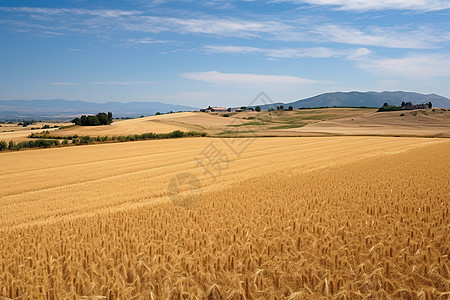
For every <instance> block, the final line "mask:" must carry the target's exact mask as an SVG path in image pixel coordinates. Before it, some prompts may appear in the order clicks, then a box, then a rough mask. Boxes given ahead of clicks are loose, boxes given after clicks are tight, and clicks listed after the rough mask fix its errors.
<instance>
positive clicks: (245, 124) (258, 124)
mask: <svg viewBox="0 0 450 300" xmlns="http://www.w3.org/2000/svg"><path fill="white" fill-rule="evenodd" d="M260 125H266V123H265V122H247V123H243V124H236V125H228V126H229V127H242V126H260Z"/></svg>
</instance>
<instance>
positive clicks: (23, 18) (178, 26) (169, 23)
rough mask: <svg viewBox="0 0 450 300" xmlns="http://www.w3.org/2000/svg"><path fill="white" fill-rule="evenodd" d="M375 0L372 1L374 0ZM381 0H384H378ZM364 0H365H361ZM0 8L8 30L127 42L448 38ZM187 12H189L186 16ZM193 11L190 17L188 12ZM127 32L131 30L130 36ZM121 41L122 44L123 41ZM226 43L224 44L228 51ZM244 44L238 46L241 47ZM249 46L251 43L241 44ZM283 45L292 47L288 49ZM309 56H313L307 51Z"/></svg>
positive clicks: (383, 43)
mask: <svg viewBox="0 0 450 300" xmlns="http://www.w3.org/2000/svg"><path fill="white" fill-rule="evenodd" d="M375 2H377V1H375ZM382 2H386V1H382ZM367 3H369V2H368V1H367ZM370 3H371V2H370ZM0 11H3V12H8V13H9V14H16V15H18V16H20V21H18V20H17V16H16V18H15V19H13V20H10V19H8V18H4V20H0V22H3V23H8V27H9V28H11V30H27V31H33V30H34V31H36V32H40V33H45V32H47V35H49V36H52V35H57V34H63V33H64V34H90V35H92V34H94V35H97V36H101V37H104V36H110V35H112V34H113V33H116V34H117V33H120V34H127V35H129V38H128V43H134V44H156V43H165V42H166V41H161V40H158V39H153V38H151V37H147V38H142V37H139V38H135V37H133V36H132V35H135V34H136V35H137V34H142V33H146V34H150V33H152V34H158V33H162V32H172V33H176V34H182V35H187V34H191V35H206V36H212V37H217V38H224V37H239V38H246V39H262V40H272V41H273V40H277V41H283V42H291V41H295V42H316V43H317V42H319V43H330V42H333V43H341V44H350V45H361V46H378V47H385V48H409V49H429V48H439V47H441V46H442V45H444V44H446V43H447V42H449V41H450V35H449V34H448V30H447V29H446V28H440V27H439V26H438V25H428V26H426V25H422V26H417V25H409V26H402V27H395V26H391V27H382V26H358V25H349V24H345V25H343V24H338V23H325V24H323V23H321V24H319V23H317V22H313V21H312V22H311V23H304V22H298V20H296V19H289V18H286V19H283V20H280V19H275V18H274V17H273V16H272V17H270V16H266V17H264V16H258V17H255V16H252V17H250V18H238V17H231V16H222V17H218V16H212V15H204V14H202V15H199V14H193V13H189V12H187V13H185V14H183V15H182V16H180V17H165V16H163V17H161V16H154V15H148V13H146V12H141V11H125V10H104V9H103V10H102V9H98V10H88V9H74V8H35V7H0ZM189 16H190V17H189ZM193 16H194V17H193ZM130 35H131V36H130ZM124 45H125V44H124ZM231 50H232V49H229V51H231ZM243 50H245V49H239V51H240V52H241V53H242V51H243ZM247 50H248V52H254V49H250V48H248V49H247ZM316 50H319V51H317V55H318V56H317V57H321V56H320V55H323V57H328V56H329V55H334V54H333V53H330V52H328V50H327V49H326V48H322V47H318V48H316ZM288 51H293V52H292V53H290V54H288V53H287V52H288ZM305 51H307V50H305V49H301V48H300V49H293V50H290V49H289V50H287V49H285V50H283V51H282V52H281V54H277V52H276V51H273V52H272V53H271V54H268V55H269V56H272V57H278V56H279V55H281V57H283V56H284V55H290V56H297V57H303V56H305V57H306V56H311V54H308V53H307V52H305ZM312 57H314V56H312Z"/></svg>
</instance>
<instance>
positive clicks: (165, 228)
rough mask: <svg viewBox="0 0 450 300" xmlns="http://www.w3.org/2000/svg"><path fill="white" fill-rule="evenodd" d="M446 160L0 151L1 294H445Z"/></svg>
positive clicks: (437, 149) (269, 147)
mask: <svg viewBox="0 0 450 300" xmlns="http://www.w3.org/2000/svg"><path fill="white" fill-rule="evenodd" d="M213 150H217V152H218V153H220V154H221V156H220V160H218V162H219V163H218V164H217V165H214V168H213V169H207V168H206V167H205V164H206V163H205V162H207V161H210V159H211V153H213V152H214V151H213ZM449 150H450V141H448V140H445V139H417V138H387V137H384V138H383V137H341V138H337V137H336V138H258V139H255V140H251V139H213V138H187V139H183V140H157V141H142V142H130V143H123V144H106V145H105V144H103V145H89V146H79V147H68V148H61V149H42V150H30V151H19V152H9V153H2V154H0V299H448V298H449V296H450V292H449V291H450V258H449V255H450V241H449V237H448V234H449V232H450V225H449V217H450V215H449V206H450V190H449V186H450V172H449V169H450V151H449ZM206 154H208V155H209V156H206ZM202 166H203V167H202ZM207 166H209V165H207ZM211 172H215V173H213V175H214V176H213V175H212V173H211ZM184 173H188V174H191V175H192V176H194V177H196V178H198V180H199V181H200V182H201V189H199V190H197V191H196V193H193V194H192V193H190V192H189V190H188V189H187V190H186V189H183V190H181V193H180V194H179V195H180V197H182V198H183V197H185V198H186V199H189V200H195V201H194V202H193V203H192V205H191V206H189V207H187V208H186V207H184V206H180V205H174V203H173V202H172V201H171V200H170V198H169V197H168V192H167V190H168V184H169V183H170V182H171V180H172V179H173V178H174V177H176V176H177V175H178V174H184ZM169 187H170V185H169Z"/></svg>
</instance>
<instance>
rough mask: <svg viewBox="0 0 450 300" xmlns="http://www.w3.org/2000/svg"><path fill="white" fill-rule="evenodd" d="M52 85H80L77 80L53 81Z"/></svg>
mask: <svg viewBox="0 0 450 300" xmlns="http://www.w3.org/2000/svg"><path fill="white" fill-rule="evenodd" d="M51 84H52V85H78V83H76V82H52V83H51Z"/></svg>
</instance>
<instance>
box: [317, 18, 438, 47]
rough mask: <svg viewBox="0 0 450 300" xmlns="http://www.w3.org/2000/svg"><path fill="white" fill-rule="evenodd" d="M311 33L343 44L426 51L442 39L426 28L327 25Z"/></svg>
mask: <svg viewBox="0 0 450 300" xmlns="http://www.w3.org/2000/svg"><path fill="white" fill-rule="evenodd" d="M311 32H312V33H313V34H317V35H318V36H320V37H321V38H322V39H323V40H325V41H333V42H337V43H343V44H352V45H366V46H378V47H385V48H409V49H427V48H436V43H438V42H440V41H442V38H441V37H439V38H438V36H437V34H436V33H435V32H434V33H433V32H432V30H431V29H428V28H419V29H417V30H405V29H403V28H383V27H372V28H366V30H365V31H363V30H360V29H357V28H355V27H351V26H341V25H336V24H328V25H322V26H316V27H314V28H313V29H312V30H311Z"/></svg>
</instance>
